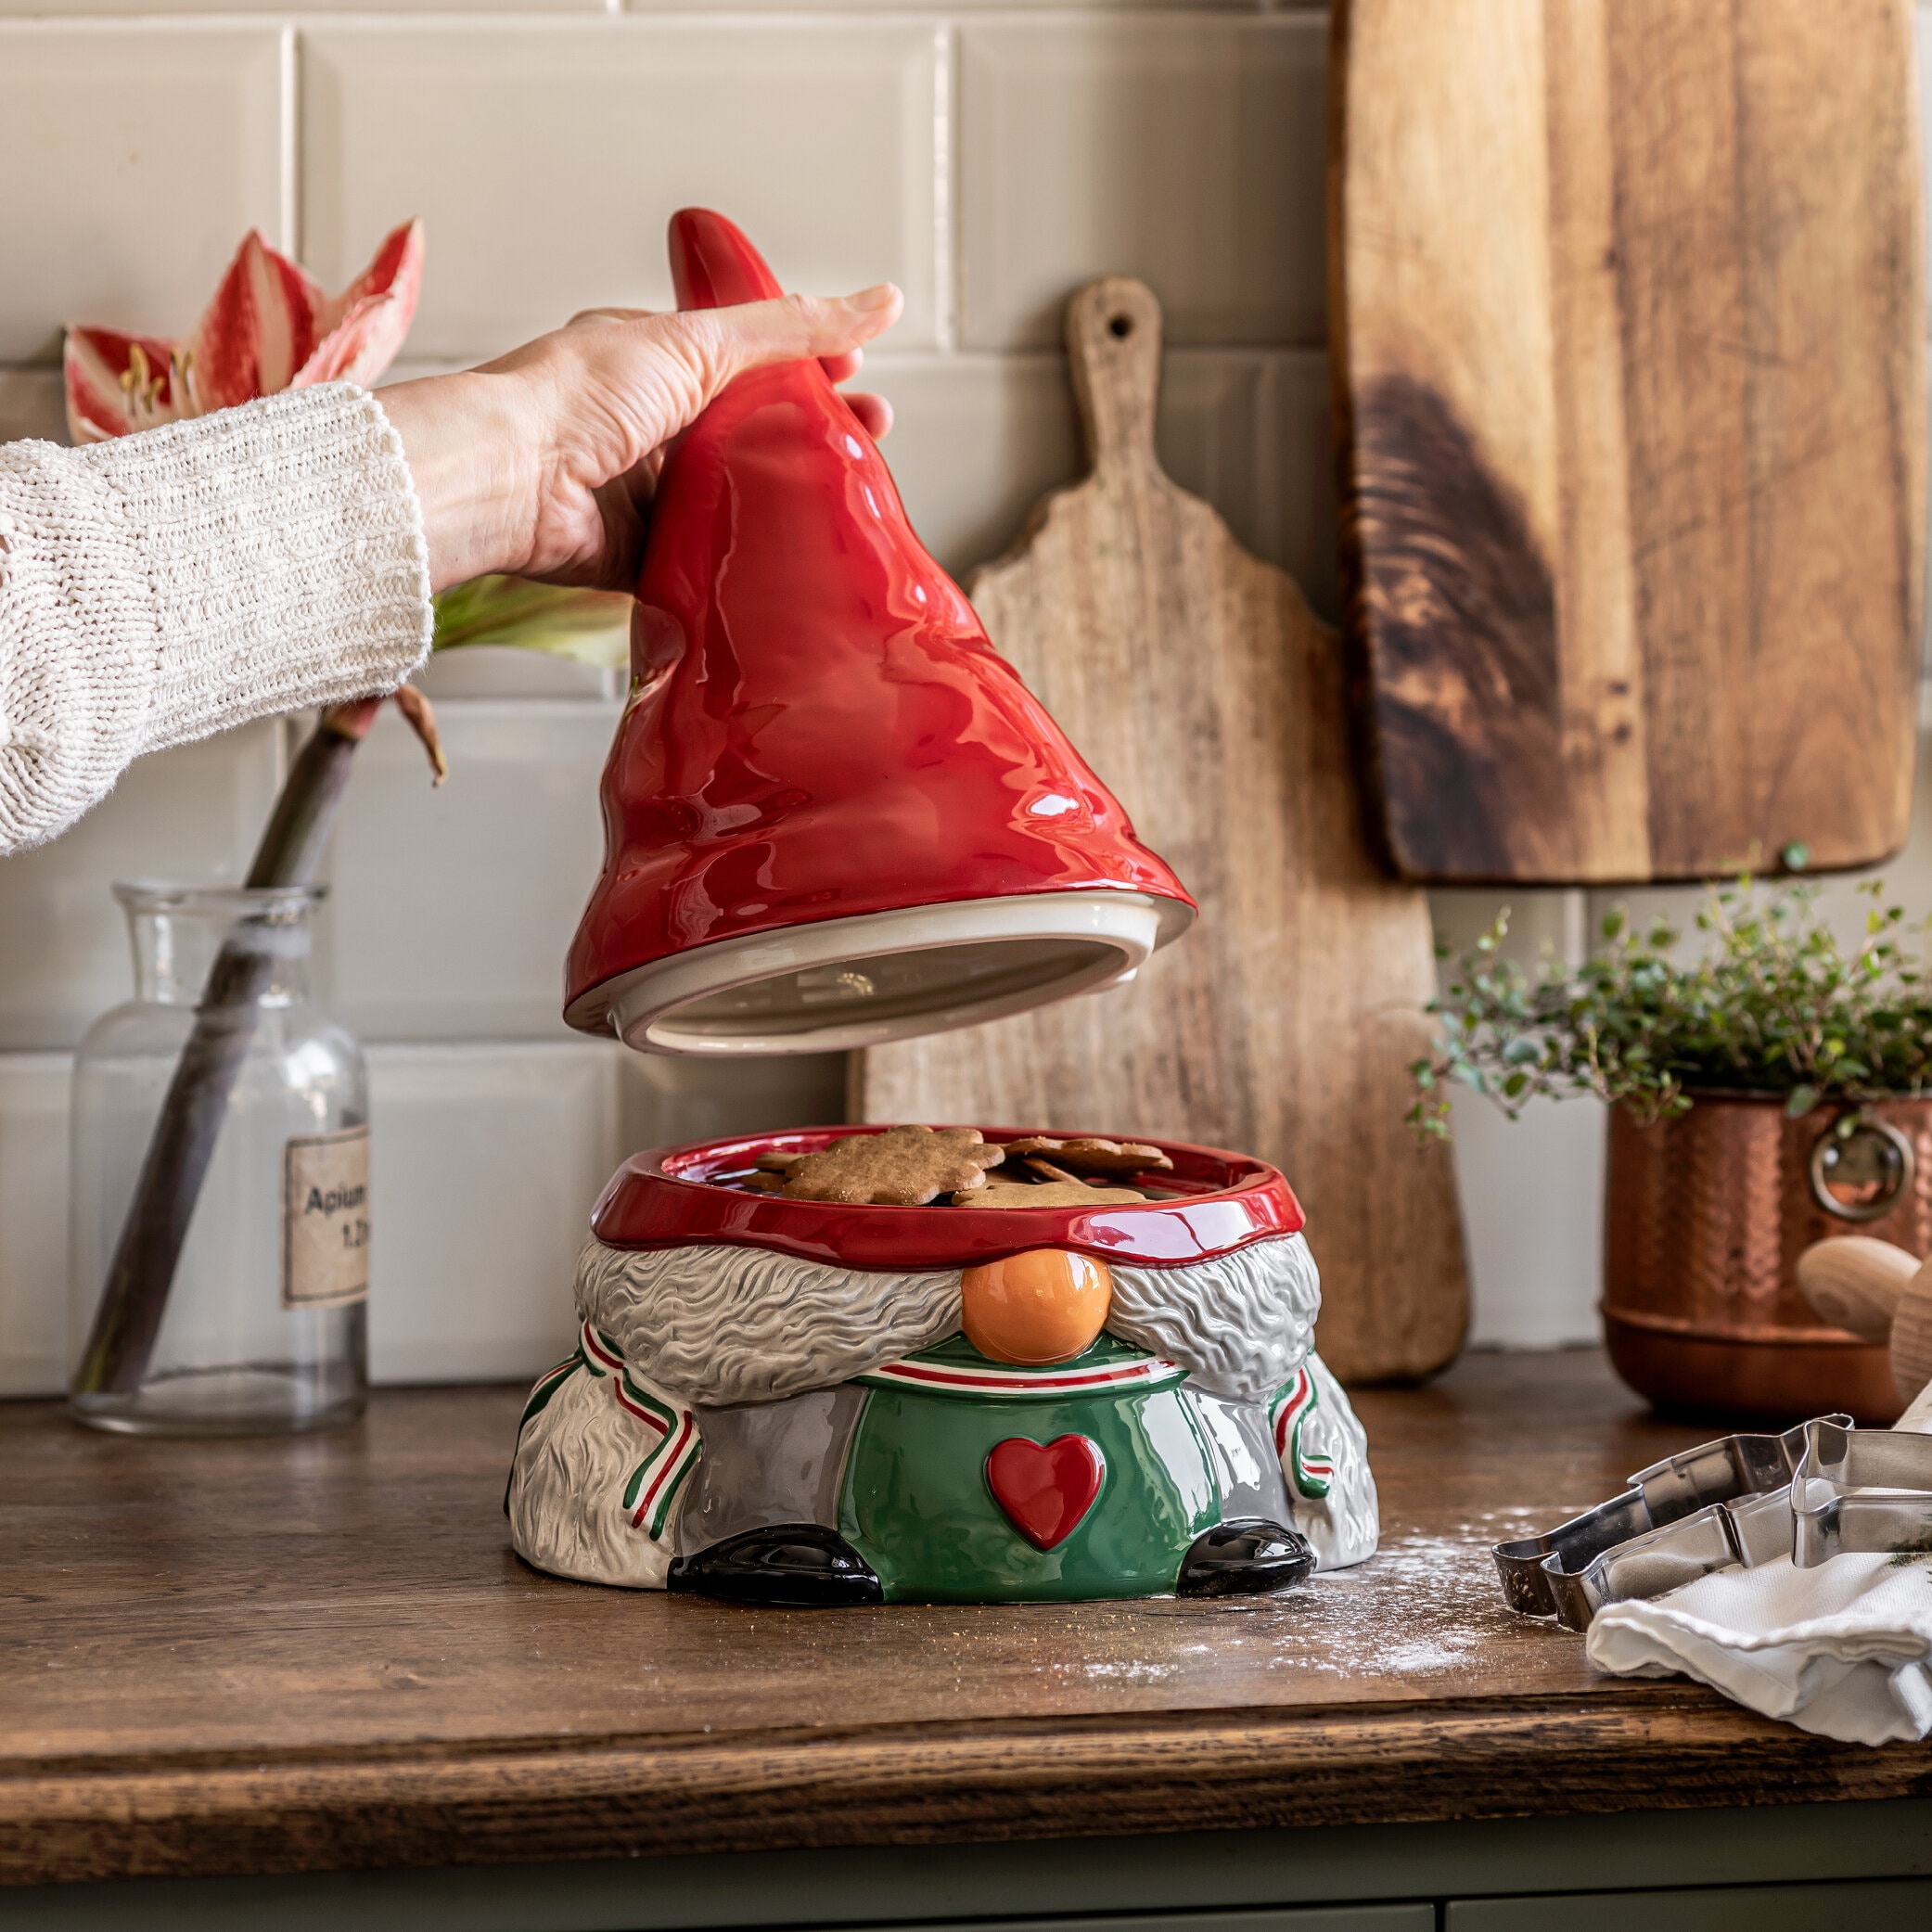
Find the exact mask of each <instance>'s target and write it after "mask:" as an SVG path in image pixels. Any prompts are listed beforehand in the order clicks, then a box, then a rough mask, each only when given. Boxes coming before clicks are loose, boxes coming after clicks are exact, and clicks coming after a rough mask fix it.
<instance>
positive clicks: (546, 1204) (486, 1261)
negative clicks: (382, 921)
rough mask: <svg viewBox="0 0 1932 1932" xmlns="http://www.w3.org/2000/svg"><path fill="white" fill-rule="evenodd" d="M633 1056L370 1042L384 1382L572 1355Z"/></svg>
mask: <svg viewBox="0 0 1932 1932" xmlns="http://www.w3.org/2000/svg"><path fill="white" fill-rule="evenodd" d="M623 1050H624V1049H622V1048H621V1047H619V1046H617V1045H615V1044H612V1045H609V1046H604V1045H600V1044H598V1043H595V1042H591V1041H585V1042H582V1043H579V1042H576V1041H561V1042H557V1043H554V1044H553V1043H544V1044H541V1045H539V1044H524V1045H505V1046H497V1047H457V1046H441V1047H439V1046H377V1047H372V1048H371V1049H370V1051H369V1117H370V1126H371V1133H370V1175H369V1189H370V1198H371V1201H372V1203H373V1205H374V1209H375V1211H374V1214H373V1216H372V1219H373V1222H374V1225H375V1231H376V1232H375V1238H374V1243H373V1255H372V1260H371V1265H370V1277H369V1366H370V1373H371V1375H373V1376H374V1377H375V1378H376V1379H377V1381H382V1382H462V1381H476V1380H482V1379H486V1378H491V1377H496V1376H523V1375H535V1374H536V1373H537V1372H538V1371H539V1370H540V1369H542V1368H544V1366H545V1365H546V1364H547V1363H552V1362H554V1361H556V1360H557V1357H558V1356H560V1355H564V1354H568V1353H569V1341H570V1335H571V1329H572V1321H573V1317H572V1313H571V1301H570V1284H571V1276H572V1273H573V1264H574V1263H575V1261H576V1259H577V1250H578V1248H579V1247H582V1244H583V1236H584V1234H585V1231H586V1229H587V1226H588V1217H589V1214H590V1210H591V1207H592V1205H593V1204H594V1203H595V1200H596V1197H597V1195H598V1193H599V1192H600V1191H601V1190H602V1188H603V1185H604V1183H605V1182H606V1181H608V1179H609V1178H610V1171H611V1169H612V1167H613V1166H615V1164H616V1158H615V1156H616V1148H617V1141H618V1111H617V1107H618V1102H617V1077H616V1058H617V1056H618V1055H619V1054H620V1053H621V1052H622V1051H623Z"/></svg>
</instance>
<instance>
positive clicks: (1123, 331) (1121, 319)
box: [1107, 315, 1133, 342]
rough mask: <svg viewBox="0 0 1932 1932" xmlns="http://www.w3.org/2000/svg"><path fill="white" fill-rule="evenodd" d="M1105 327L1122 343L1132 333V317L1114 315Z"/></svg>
mask: <svg viewBox="0 0 1932 1932" xmlns="http://www.w3.org/2000/svg"><path fill="white" fill-rule="evenodd" d="M1107 327H1108V328H1109V329H1110V330H1111V331H1112V332H1113V333H1114V334H1115V335H1116V336H1118V337H1119V338H1120V340H1121V341H1123V342H1124V341H1125V340H1126V339H1127V338H1128V337H1129V336H1131V335H1132V333H1133V317H1132V315H1116V316H1114V317H1113V318H1112V320H1111V321H1109V322H1108V323H1107Z"/></svg>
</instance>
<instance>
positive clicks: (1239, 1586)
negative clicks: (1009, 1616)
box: [673, 1516, 1315, 1596]
mask: <svg viewBox="0 0 1932 1932" xmlns="http://www.w3.org/2000/svg"><path fill="white" fill-rule="evenodd" d="M1314 1567H1315V1553H1314V1552H1313V1551H1312V1550H1311V1549H1310V1548H1309V1546H1308V1539H1307V1538H1306V1537H1305V1536H1303V1535H1301V1534H1300V1533H1299V1531H1298V1530H1294V1529H1283V1528H1282V1527H1281V1525H1280V1524H1279V1523H1269V1522H1264V1521H1262V1520H1261V1518H1260V1517H1259V1516H1247V1517H1242V1518H1240V1519H1239V1520H1237V1521H1235V1522H1232V1523H1219V1524H1217V1525H1216V1526H1215V1527H1214V1528H1213V1529H1208V1530H1204V1531H1203V1532H1202V1533H1201V1534H1200V1535H1199V1536H1197V1537H1196V1538H1195V1540H1194V1543H1193V1546H1192V1547H1191V1548H1190V1549H1189V1550H1188V1552H1187V1560H1186V1561H1185V1562H1184V1563H1183V1564H1182V1566H1181V1580H1180V1581H1179V1583H1178V1584H1176V1585H1175V1591H1176V1593H1177V1594H1178V1595H1181V1596H1258V1595H1260V1594H1262V1593H1265V1592H1267V1591H1271V1590H1286V1588H1287V1587H1288V1585H1289V1584H1290V1583H1299V1582H1300V1581H1301V1580H1302V1579H1303V1578H1304V1577H1306V1576H1308V1575H1310V1574H1311V1572H1312V1571H1313V1569H1314ZM673 1587H675V1586H673Z"/></svg>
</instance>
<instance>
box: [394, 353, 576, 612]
mask: <svg viewBox="0 0 1932 1932" xmlns="http://www.w3.org/2000/svg"><path fill="white" fill-rule="evenodd" d="M381 402H382V406H383V409H384V410H385V412H386V413H387V414H388V416H389V419H390V423H391V424H393V425H394V427H395V430H396V433H397V435H398V436H399V437H400V438H401V439H402V443H403V451H404V452H405V454H406V455H407V457H408V462H409V473H410V476H411V478H412V480H414V482H415V484H416V501H417V502H418V503H419V504H420V505H421V506H422V518H423V544H424V550H425V555H426V557H427V559H428V563H429V583H430V588H431V589H432V590H447V589H448V588H449V586H450V585H451V584H453V583H467V582H469V580H470V579H471V578H472V577H481V576H484V575H485V574H487V573H488V572H490V571H493V570H513V569H517V568H518V566H519V565H521V564H522V563H524V562H525V561H526V560H527V558H528V557H529V554H530V549H531V521H532V515H533V511H532V505H533V504H534V502H535V496H536V490H537V483H538V474H539V461H540V457H541V454H542V452H543V449H544V424H543V422H542V420H541V419H540V415H539V411H538V409H537V407H536V403H535V398H534V397H533V395H532V393H531V390H530V388H529V386H528V385H527V384H525V383H524V382H523V381H521V380H519V379H518V377H510V376H501V375H497V374H495V373H493V372H492V371H491V370H488V369H468V370H465V371H464V372H463V373H462V374H461V375H456V376H429V377H422V378H420V379H419V380H417V381H415V382H399V383H393V384H391V385H390V387H389V388H388V389H385V390H383V391H382V396H381Z"/></svg>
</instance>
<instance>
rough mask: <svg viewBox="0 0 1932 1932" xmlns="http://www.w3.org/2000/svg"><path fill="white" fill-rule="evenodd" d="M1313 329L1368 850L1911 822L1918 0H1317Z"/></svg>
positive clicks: (1550, 878)
mask: <svg viewBox="0 0 1932 1932" xmlns="http://www.w3.org/2000/svg"><path fill="white" fill-rule="evenodd" d="M1333 18H1334V27H1333V35H1334V43H1333V51H1332V65H1331V70H1330V81H1329V85H1330V164H1329V200H1330V224H1331V232H1330V246H1329V273H1330V278H1331V289H1330V342H1331V354H1332V356H1333V361H1334V370H1335V389H1336V402H1337V419H1338V423H1339V425H1340V428H1341V431H1342V442H1343V465H1342V468H1343V497H1344V502H1343V514H1342V522H1343V530H1344V537H1343V553H1344V557H1343V561H1344V569H1345V573H1346V574H1347V576H1348V578H1349V581H1350V600H1349V633H1350V645H1351V647H1352V648H1353V650H1354V651H1355V653H1356V655H1357V661H1358V663H1359V665H1360V668H1361V672H1362V674H1363V683H1364V685H1365V692H1364V694H1363V695H1364V698H1365V703H1364V706H1363V711H1364V722H1365V723H1366V725H1367V727H1368V730H1369V733H1370V736H1371V738H1372V758H1371V761H1370V762H1371V764H1372V767H1373V769H1374V772H1375V778H1376V781H1377V789H1378V790H1379V794H1380V802H1381V807H1382V812H1383V817H1384V822H1385V828H1386V836H1387V841H1388V847H1389V850H1390V851H1391V853H1392V855H1393V857H1394V859H1395V862H1396V864H1397V865H1398V866H1399V868H1400V869H1401V871H1402V873H1403V874H1404V875H1405V876H1409V877H1412V878H1417V879H1432V880H1445V881H1448V880H1478V879H1525V880H1541V881H1546V882H1590V881H1609V880H1643V879H1666V878H1689V877H1695V876H1711V875H1713V874H1720V873H1723V872H1725V871H1728V870H1731V869H1733V868H1734V867H1736V866H1737V865H1739V864H1743V863H1746V861H1750V860H1753V859H1755V860H1756V861H1757V863H1758V864H1760V865H1764V866H1771V865H1774V864H1777V863H1778V860H1779V855H1780V853H1781V852H1782V851H1783V850H1784V849H1785V847H1786V846H1787V845H1790V844H1794V843H1796V844H1800V845H1803V846H1805V847H1807V848H1808V849H1809V851H1810V864H1811V865H1813V866H1814V867H1831V866H1849V865H1862V864H1871V863H1874V862H1875V861H1877V860H1880V859H1882V858H1885V857H1887V856H1888V855H1889V854H1891V853H1892V852H1894V851H1897V850H1898V849H1899V847H1900V844H1902V843H1903V841H1904V837H1905V831H1906V821H1907V815H1908V812H1909V808H1910V802H1911V794H1912V780H1913V747H1914V736H1915V733H1914V726H1915V721H1916V704H1915V702H1914V699H1915V684H1916V677H1917V672H1918V660H1919V621H1920V608H1921V595H1922V594H1921V572H1922V565H1923V555H1922V553H1923V542H1922V534H1923V531H1924V527H1925V500H1926V397H1925V387H1926V383H1925V331H1926V325H1925V317H1924V296H1923V282H1924V268H1923V262H1922V252H1923V251H1922V248H1921V241H1920V222H1921V214H1920V186H1919V162H1918V153H1917V135H1916V129H1915V111H1914V78H1913V77H1914V73H1915V62H1914V55H1913V31H1912V9H1911V6H1909V5H1908V4H1907V0H1829V4H1826V5H1820V4H1819V0H1731V4H1728V5H1722V6H1720V5H1714V4H1713V0H1336V5H1335V8H1334V17H1333Z"/></svg>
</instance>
